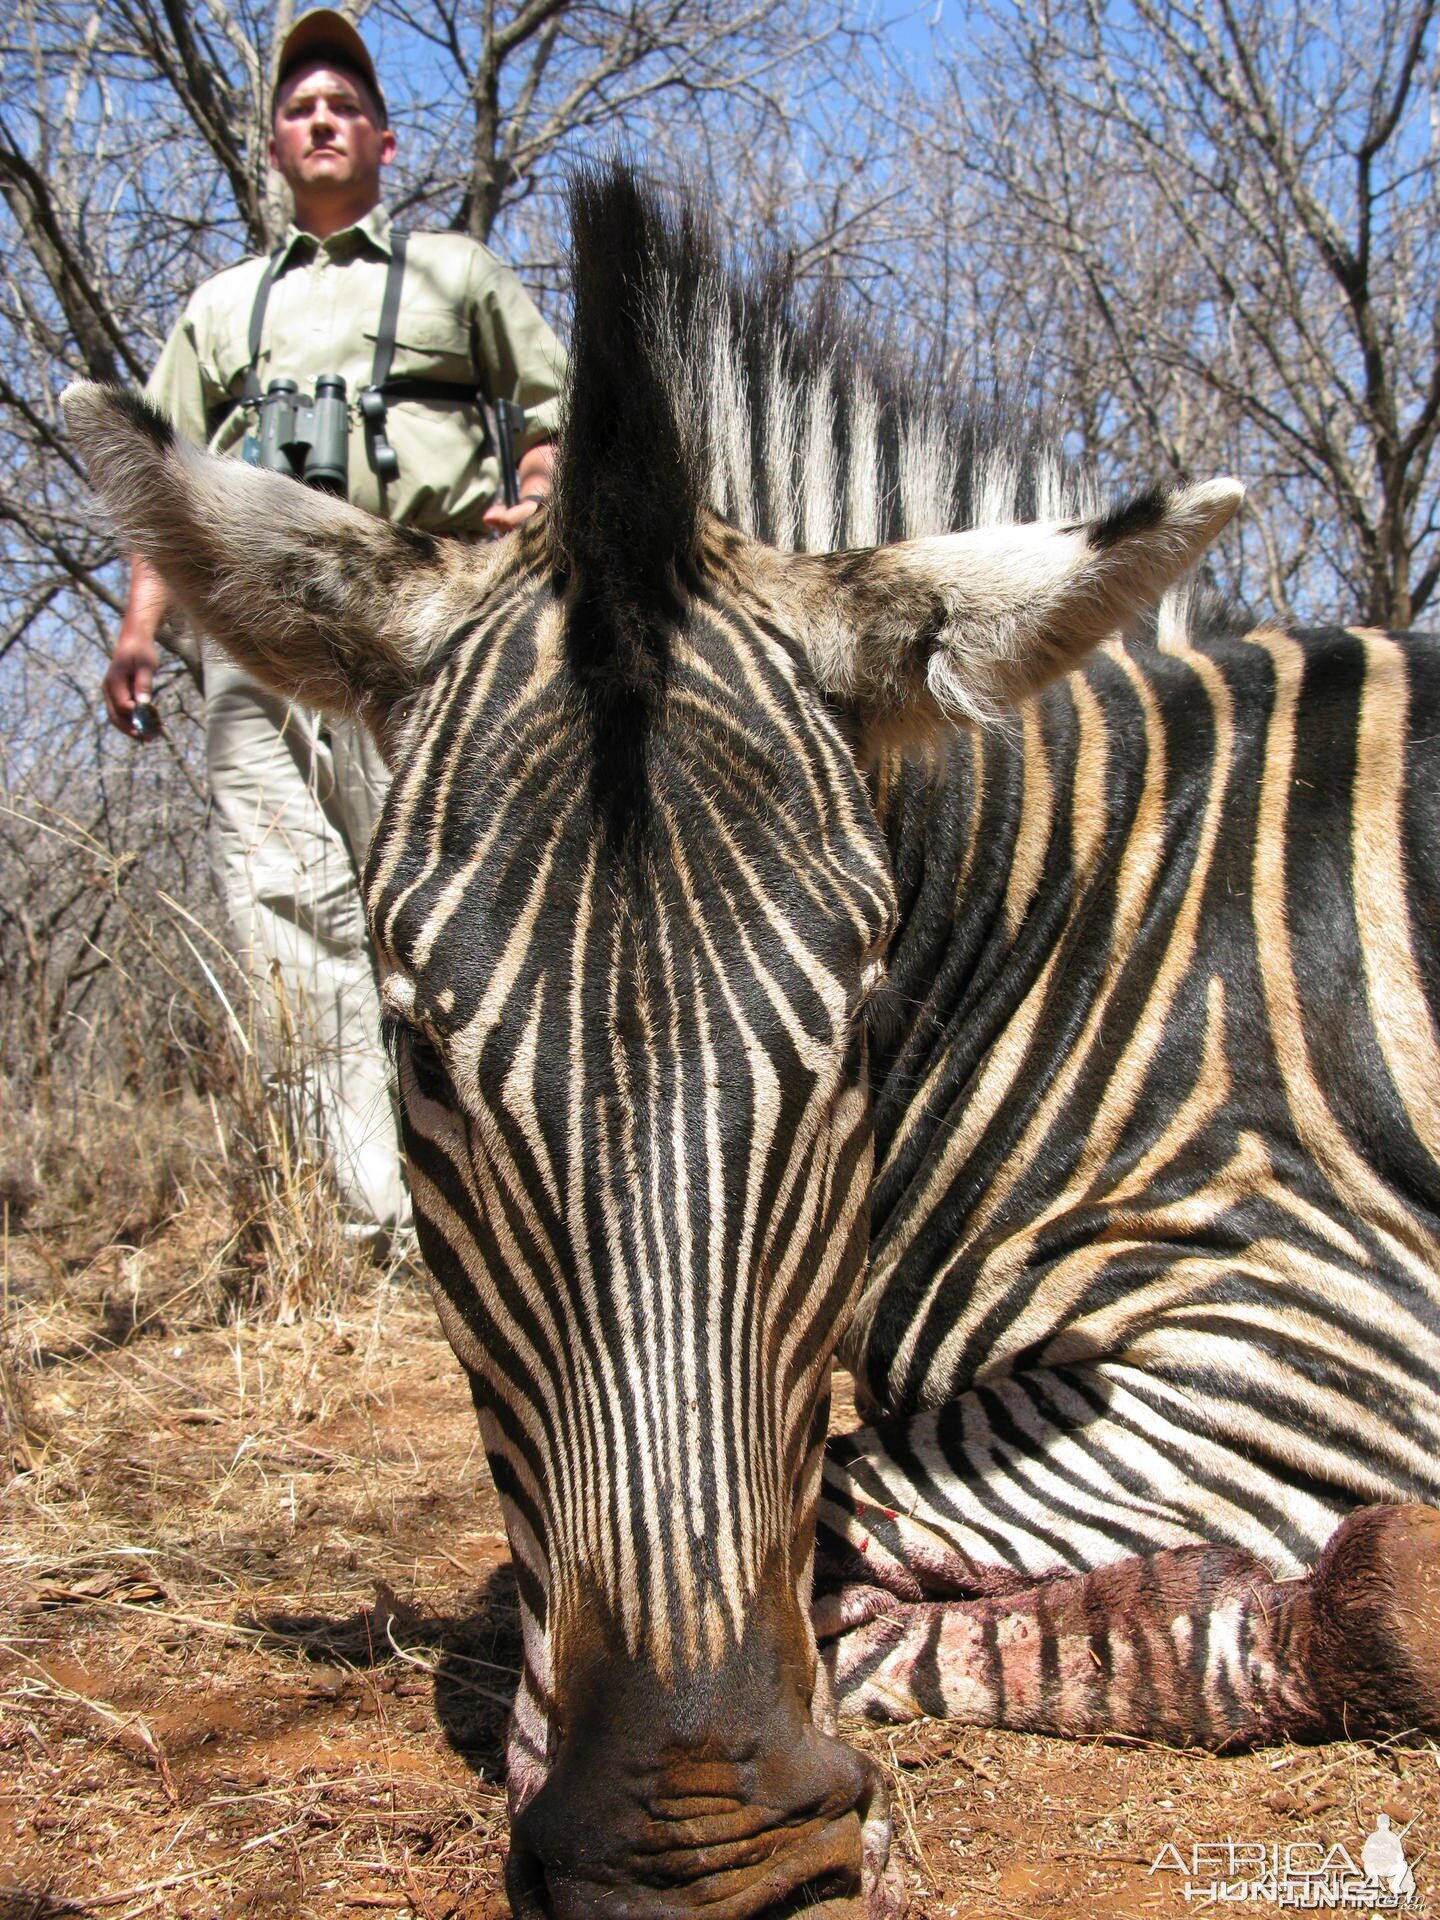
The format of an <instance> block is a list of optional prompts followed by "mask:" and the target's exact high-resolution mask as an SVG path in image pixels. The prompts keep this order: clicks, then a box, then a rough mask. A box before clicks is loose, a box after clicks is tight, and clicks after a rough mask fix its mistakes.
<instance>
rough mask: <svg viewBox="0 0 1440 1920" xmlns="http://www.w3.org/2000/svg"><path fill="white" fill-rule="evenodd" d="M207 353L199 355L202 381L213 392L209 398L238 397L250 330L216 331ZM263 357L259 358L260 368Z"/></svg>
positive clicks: (246, 366) (248, 350) (245, 362)
mask: <svg viewBox="0 0 1440 1920" xmlns="http://www.w3.org/2000/svg"><path fill="white" fill-rule="evenodd" d="M210 349H211V350H210V353H209V355H208V356H202V359H201V366H202V368H203V369H204V373H205V379H206V382H207V384H208V385H210V386H211V387H212V388H213V389H214V392H213V395H212V396H211V397H212V399H220V398H228V399H231V400H235V399H238V398H239V395H240V386H241V382H242V381H243V380H244V378H245V374H246V372H247V371H248V369H249V366H250V328H249V325H248V323H247V324H246V325H245V326H236V327H230V328H228V329H226V330H224V331H220V332H217V333H216V334H215V336H214V338H213V339H212V340H211V342H210ZM263 366H264V355H263V354H262V355H261V367H262V368H263Z"/></svg>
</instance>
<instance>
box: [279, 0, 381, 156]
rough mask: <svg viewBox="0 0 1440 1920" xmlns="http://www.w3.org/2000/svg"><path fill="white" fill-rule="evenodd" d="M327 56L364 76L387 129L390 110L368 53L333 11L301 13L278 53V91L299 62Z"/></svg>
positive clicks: (350, 25)
mask: <svg viewBox="0 0 1440 1920" xmlns="http://www.w3.org/2000/svg"><path fill="white" fill-rule="evenodd" d="M327 53H333V54H336V55H338V56H339V58H340V60H341V61H342V63H343V64H344V65H345V66H347V67H355V68H357V69H358V70H359V71H360V72H361V73H362V74H363V75H364V76H365V79H366V80H367V81H368V82H369V85H370V90H371V92H372V93H373V94H374V95H375V98H376V99H377V100H378V101H379V103H380V119H381V123H382V125H385V126H388V125H389V124H390V110H389V108H388V107H387V106H386V105H385V95H384V94H383V93H382V92H381V90H380V81H379V79H378V77H377V75H376V72H375V62H374V61H373V60H372V59H371V58H370V49H369V48H368V47H367V46H366V44H365V42H364V41H363V40H362V39H361V38H360V35H359V34H358V33H357V32H356V30H355V27H354V25H353V23H352V22H351V21H349V20H347V19H346V18H345V16H344V14H343V13H336V11H335V9H334V8H333V7H315V8H314V9H313V10H312V11H311V12H309V13H302V14H301V16H300V18H299V19H298V20H297V21H296V22H295V24H294V26H293V27H291V29H290V31H289V33H287V34H286V36H285V42H284V45H283V46H282V47H281V49H280V59H279V62H278V64H277V65H276V68H275V85H276V86H277V87H278V86H279V85H280V82H281V81H282V80H283V79H284V78H285V76H286V74H287V73H289V72H291V71H292V69H293V68H295V67H298V66H299V65H300V62H301V61H302V60H320V59H323V58H324V56H325V55H326V54H327Z"/></svg>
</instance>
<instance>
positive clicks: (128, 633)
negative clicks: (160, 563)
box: [104, 555, 170, 740]
mask: <svg viewBox="0 0 1440 1920" xmlns="http://www.w3.org/2000/svg"><path fill="white" fill-rule="evenodd" d="M169 604H170V595H169V592H168V591H167V589H166V586H165V583H164V581H163V580H162V579H161V578H160V576H159V574H158V573H156V572H155V570H154V569H153V568H152V567H151V566H150V565H149V564H148V563H147V562H146V561H144V560H142V559H140V557H139V556H138V555H137V556H136V557H135V559H134V560H133V561H132V563H131V570H130V598H129V600H128V602H127V603H126V607H125V619H124V622H123V624H122V626H121V628H120V637H119V639H118V640H117V641H116V642H115V651H114V653H112V654H111V656H110V665H109V667H108V669H107V670H106V674H105V681H104V692H105V711H106V713H108V714H109V716H110V724H111V725H112V726H114V727H118V728H119V729H120V731H121V733H123V734H124V735H125V737H126V738H127V739H129V740H139V739H151V738H153V736H154V735H155V734H156V733H158V732H159V731H160V720H159V716H158V715H156V716H154V724H153V726H152V727H150V728H149V729H148V730H147V731H146V732H145V733H143V734H140V733H137V732H136V730H135V709H136V707H137V706H140V705H144V704H146V703H147V702H148V701H149V698H150V689H151V687H152V686H153V685H154V682H155V674H156V672H157V670H158V668H159V666H160V649H159V648H158V647H157V646H156V644H155V633H156V629H157V628H158V627H159V625H160V622H161V621H162V620H163V619H164V617H165V612H166V609H167V607H168V606H169Z"/></svg>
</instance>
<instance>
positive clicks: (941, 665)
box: [783, 480, 1244, 727]
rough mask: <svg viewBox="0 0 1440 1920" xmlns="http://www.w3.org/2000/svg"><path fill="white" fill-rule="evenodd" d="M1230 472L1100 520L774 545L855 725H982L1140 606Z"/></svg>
mask: <svg viewBox="0 0 1440 1920" xmlns="http://www.w3.org/2000/svg"><path fill="white" fill-rule="evenodd" d="M1243 493H1244V489H1243V487H1241V486H1240V485H1239V484H1238V482H1236V481H1234V480H1210V481H1206V482H1204V483H1203V484H1201V485H1197V486H1186V487H1177V488H1173V489H1164V488H1156V489H1154V490H1152V491H1151V492H1149V493H1145V494H1142V495H1140V496H1139V498H1138V499H1135V500H1132V501H1130V502H1129V503H1128V504H1127V505H1125V506H1123V507H1120V508H1117V509H1116V510H1115V511H1114V512H1113V513H1109V514H1107V515H1105V516H1104V518H1102V519H1098V520H1091V521H1088V522H1083V523H1081V524H1079V525H1065V524H1062V523H1059V522H1048V523H1036V524H1031V525H1025V526H1009V527H981V528H976V529H974V530H973V531H971V532H968V533H952V534H943V535H939V536H936V537H935V538H932V539H924V540H906V541H900V542H897V543H895V544H894V545H891V546H887V547H875V548H872V549H870V550H868V551H865V552H858V553H832V554H822V555H817V556H805V555H787V556H786V557H785V560H784V563H783V564H784V568H785V569H786V571H787V572H788V571H790V570H792V569H793V570H796V575H797V577H796V580H795V583H794V585H792V588H791V591H795V590H797V589H798V591H799V593H800V596H801V608H800V624H801V630H802V634H803V636H804V638H805V640H806V644H807V649H808V651H809V654H810V658H811V661H812V664H813V665H814V667H815V669H816V671H817V672H818V674H819V676H820V679H821V681H822V683H823V684H824V685H825V686H826V688H827V689H828V690H829V691H830V692H832V693H834V694H835V695H836V696H837V697H839V698H840V699H841V700H842V701H844V702H845V703H846V704H847V705H848V706H850V707H851V708H852V709H853V710H854V711H855V712H856V714H857V716H858V717H859V718H860V719H861V721H862V723H872V722H873V723H876V724H878V725H880V726H881V727H883V726H884V725H885V723H886V722H890V721H894V720H897V719H898V720H901V721H907V720H915V719H920V720H923V719H924V718H925V717H926V714H927V712H928V714H929V716H930V717H931V718H935V717H938V715H945V716H947V717H949V718H951V719H967V720H973V721H980V722H984V721H991V720H994V719H996V718H998V717H999V716H1000V715H1001V714H1003V713H1005V712H1006V711H1008V710H1009V709H1010V708H1012V707H1013V706H1015V704H1016V703H1017V702H1018V701H1020V700H1023V699H1024V698H1025V696H1026V695H1027V694H1030V693H1034V692H1035V691H1036V690H1037V689H1038V688H1040V687H1042V686H1044V685H1045V684H1046V683H1047V682H1048V681H1050V680H1053V679H1055V678H1056V677H1057V675H1059V674H1062V673H1066V672H1068V671H1069V669H1070V668H1071V667H1073V666H1076V665H1077V664H1078V663H1079V662H1080V661H1081V660H1082V659H1083V658H1084V656H1085V655H1086V654H1087V653H1089V652H1090V651H1091V649H1092V648H1094V647H1095V646H1097V645H1098V644H1099V643H1100V642H1101V641H1102V640H1104V639H1106V638H1107V637H1108V636H1109V635H1111V634H1113V633H1114V632H1116V630H1117V629H1120V628H1123V627H1125V626H1126V625H1127V624H1128V623H1129V622H1130V621H1132V620H1133V619H1134V618H1135V617H1136V615H1137V614H1139V613H1141V612H1142V611H1143V610H1144V609H1145V608H1146V607H1147V606H1149V605H1151V604H1153V603H1154V602H1155V601H1156V600H1158V599H1159V597H1160V595H1161V594H1162V593H1164V592H1165V590H1166V588H1167V587H1170V586H1173V585H1174V583H1175V582H1176V581H1177V580H1179V579H1180V578H1181V577H1182V576H1183V575H1184V574H1185V573H1186V572H1187V571H1188V570H1189V569H1190V568H1191V567H1192V566H1193V565H1194V564H1195V562H1196V561H1197V560H1198V559H1199V558H1200V555H1201V554H1202V553H1203V552H1204V551H1205V549H1206V547H1208V546H1209V545H1210V543H1211V541H1212V540H1214V538H1215V536H1216V535H1217V534H1218V533H1219V532H1220V530H1221V528H1222V527H1223V526H1224V525H1225V523H1226V522H1227V521H1228V520H1229V519H1230V516H1231V515H1232V514H1233V513H1234V511H1235V509H1236V507H1237V506H1238V505H1239V504H1240V500H1241V497H1242V495H1243Z"/></svg>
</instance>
